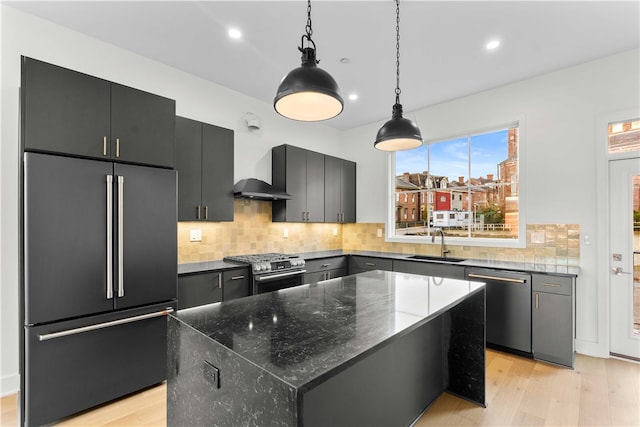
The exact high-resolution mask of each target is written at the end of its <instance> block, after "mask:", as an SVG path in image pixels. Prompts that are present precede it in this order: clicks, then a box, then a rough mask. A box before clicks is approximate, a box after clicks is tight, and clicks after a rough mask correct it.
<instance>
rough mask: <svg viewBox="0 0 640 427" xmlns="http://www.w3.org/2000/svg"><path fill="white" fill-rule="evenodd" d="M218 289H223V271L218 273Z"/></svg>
mask: <svg viewBox="0 0 640 427" xmlns="http://www.w3.org/2000/svg"><path fill="white" fill-rule="evenodd" d="M218 289H222V273H218Z"/></svg>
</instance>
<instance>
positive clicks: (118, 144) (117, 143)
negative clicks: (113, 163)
mask: <svg viewBox="0 0 640 427" xmlns="http://www.w3.org/2000/svg"><path fill="white" fill-rule="evenodd" d="M116 157H120V138H116Z"/></svg>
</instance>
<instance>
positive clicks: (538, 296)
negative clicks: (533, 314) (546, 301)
mask: <svg viewBox="0 0 640 427" xmlns="http://www.w3.org/2000/svg"><path fill="white" fill-rule="evenodd" d="M539 306H540V294H539V293H536V310H537V309H538V307H539Z"/></svg>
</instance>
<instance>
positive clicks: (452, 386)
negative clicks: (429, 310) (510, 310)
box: [443, 288, 486, 407]
mask: <svg viewBox="0 0 640 427" xmlns="http://www.w3.org/2000/svg"><path fill="white" fill-rule="evenodd" d="M485 294H486V291H485V289H484V288H483V289H482V290H481V291H478V292H476V293H475V294H473V295H471V296H469V297H468V298H467V299H465V300H464V301H462V302H460V303H459V304H457V305H456V306H455V307H453V308H451V309H450V310H449V311H447V312H446V313H445V314H444V318H443V323H444V337H443V338H444V356H443V361H444V369H443V371H444V375H445V383H446V384H447V392H449V393H452V394H455V395H458V396H460V397H462V398H464V399H467V400H470V401H471V402H474V403H477V404H479V405H481V406H485V407H486V395H485V381H486V378H485V373H486V359H485V358H486V351H485V350H486V343H485V335H486V332H485Z"/></svg>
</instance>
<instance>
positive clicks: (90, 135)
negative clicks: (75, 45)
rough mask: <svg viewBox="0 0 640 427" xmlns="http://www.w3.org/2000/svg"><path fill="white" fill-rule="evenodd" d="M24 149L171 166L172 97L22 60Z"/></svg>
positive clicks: (172, 136)
mask: <svg viewBox="0 0 640 427" xmlns="http://www.w3.org/2000/svg"><path fill="white" fill-rule="evenodd" d="M21 102H22V117H21V120H22V124H21V132H22V141H23V144H24V149H25V150H27V151H43V152H54V153H64V154H71V155H75V156H81V157H90V158H96V159H111V160H117V161H122V162H131V163H139V164H147V165H155V166H162V167H168V168H173V166H174V163H175V144H174V120H175V101H174V100H172V99H168V98H164V97H161V96H158V95H154V94H151V93H148V92H143V91H140V90H137V89H133V88H130V87H127V86H122V85H119V84H115V83H111V82H109V81H107V80H103V79H99V78H96V77H92V76H89V75H86V74H83V73H79V72H76V71H72V70H69V69H66V68H62V67H58V66H56V65H52V64H48V63H46V62H42V61H38V60H36V59H32V58H27V57H23V58H22V82H21Z"/></svg>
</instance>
